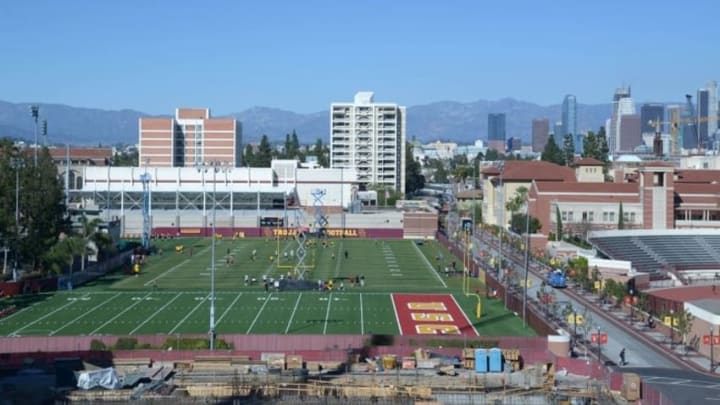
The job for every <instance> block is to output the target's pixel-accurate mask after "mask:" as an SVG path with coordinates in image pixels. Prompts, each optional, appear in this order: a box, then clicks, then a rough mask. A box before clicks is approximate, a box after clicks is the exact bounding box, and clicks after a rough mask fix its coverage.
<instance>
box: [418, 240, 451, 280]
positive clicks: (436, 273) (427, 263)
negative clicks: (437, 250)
mask: <svg viewBox="0 0 720 405" xmlns="http://www.w3.org/2000/svg"><path fill="white" fill-rule="evenodd" d="M409 242H410V243H411V244H412V245H413V247H414V248H415V250H417V252H418V254H419V255H420V257H422V259H423V261H424V262H425V265H426V266H427V268H428V270H429V271H430V273H432V274H434V275H435V277H437V279H438V280H440V283H442V285H443V287H445V288H447V284H445V281H444V280H443V279H442V277H440V274H439V273H438V272H437V271H435V268H434V267H433V265H432V263H430V261H429V260H428V259H427V257H425V255H424V254H423V252H422V251H421V250H420V248H419V247H417V245H416V244H415V242H413V241H409Z"/></svg>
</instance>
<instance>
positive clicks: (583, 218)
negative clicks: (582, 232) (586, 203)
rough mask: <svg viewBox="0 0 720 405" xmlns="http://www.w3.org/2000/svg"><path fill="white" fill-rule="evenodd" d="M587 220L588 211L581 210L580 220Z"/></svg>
mask: <svg viewBox="0 0 720 405" xmlns="http://www.w3.org/2000/svg"><path fill="white" fill-rule="evenodd" d="M587 220H588V213H587V211H583V212H582V221H583V222H587Z"/></svg>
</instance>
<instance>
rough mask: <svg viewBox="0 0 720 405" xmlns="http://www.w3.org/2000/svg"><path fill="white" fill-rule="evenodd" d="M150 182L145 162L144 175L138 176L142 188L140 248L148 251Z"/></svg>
mask: <svg viewBox="0 0 720 405" xmlns="http://www.w3.org/2000/svg"><path fill="white" fill-rule="evenodd" d="M151 180H152V178H151V176H150V173H148V171H147V162H145V173H143V174H141V175H140V182H141V183H142V188H143V202H142V216H143V232H142V246H143V248H145V250H150V232H151V225H150V198H151V196H150V181H151Z"/></svg>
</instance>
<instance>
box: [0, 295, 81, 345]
mask: <svg viewBox="0 0 720 405" xmlns="http://www.w3.org/2000/svg"><path fill="white" fill-rule="evenodd" d="M76 302H77V299H74V300H72V301H70V302H68V303H67V304H65V305H63V306H61V307H60V308H57V309H55V310H54V311H52V312H49V313H47V314H45V315H43V316H41V317H40V318H38V319H36V320H34V321H32V322H30V323H28V324H25V325H23V327H22V328H20V329H18V330H16V331H15V332H13V333H11V334H10V335H8V336H14V335H17V333H18V332H20V331H21V330H23V329H25V328H27V327H28V326H30V325H35V324H36V323H38V322H40V321H42V320H43V319H45V318H47V317H48V316H50V315H52V314H54V313H55V312H58V311H61V310H63V309H65V308H67V307H69V306H70V305H72V304H74V303H76Z"/></svg>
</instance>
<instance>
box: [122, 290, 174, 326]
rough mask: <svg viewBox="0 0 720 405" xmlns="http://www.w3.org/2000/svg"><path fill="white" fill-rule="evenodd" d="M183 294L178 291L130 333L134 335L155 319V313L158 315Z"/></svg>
mask: <svg viewBox="0 0 720 405" xmlns="http://www.w3.org/2000/svg"><path fill="white" fill-rule="evenodd" d="M182 294H183V293H178V294H177V295H176V296H174V297H173V299H171V300H170V301H168V302H167V303H166V304H165V305H163V306H161V307H160V309H158V310H157V311H155V312H154V313H153V314H152V315H150V316H148V317H147V319H145V320H144V321H142V323H141V324H140V325H138V326H137V327H136V328H135V329H133V330H131V331H130V335H132V334H133V333H135V332H137V330H138V329H140V328H142V326H143V325H145V324H146V323H148V322H149V321H150V320H151V319H153V318H154V317H155V315H157V314H159V313H160V311H162V310H163V309H165V308H167V306H168V305H170V304H172V303H173V301H175V300H176V299H178V298H179V297H180V296H181V295H182Z"/></svg>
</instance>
